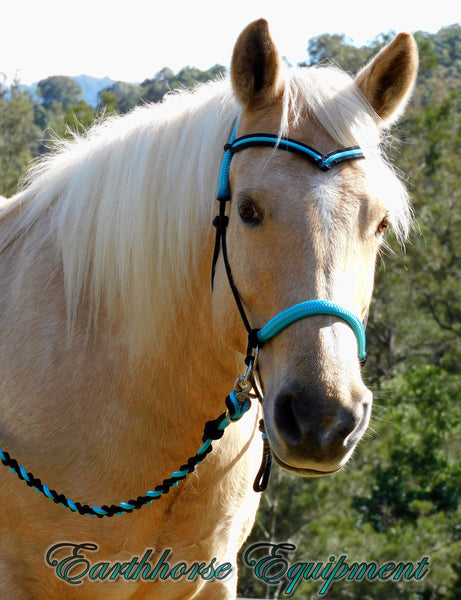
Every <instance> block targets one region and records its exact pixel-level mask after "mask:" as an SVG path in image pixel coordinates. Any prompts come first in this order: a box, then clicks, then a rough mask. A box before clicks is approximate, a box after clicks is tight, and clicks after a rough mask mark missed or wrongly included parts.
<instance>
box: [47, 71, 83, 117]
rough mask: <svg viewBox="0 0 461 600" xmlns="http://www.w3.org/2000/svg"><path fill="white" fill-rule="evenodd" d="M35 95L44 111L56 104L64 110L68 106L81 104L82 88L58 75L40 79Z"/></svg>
mask: <svg viewBox="0 0 461 600" xmlns="http://www.w3.org/2000/svg"><path fill="white" fill-rule="evenodd" d="M37 94H38V96H39V97H40V98H41V102H42V104H43V106H44V107H45V108H46V109H49V108H51V107H52V105H53V104H54V103H58V104H61V105H62V106H63V108H64V110H66V109H67V108H68V106H70V105H72V106H76V105H77V104H80V102H83V88H82V86H81V85H80V84H79V83H77V82H76V81H75V80H74V79H72V77H64V76H60V75H59V76H52V77H47V78H46V79H42V80H41V81H39V83H38V85H37Z"/></svg>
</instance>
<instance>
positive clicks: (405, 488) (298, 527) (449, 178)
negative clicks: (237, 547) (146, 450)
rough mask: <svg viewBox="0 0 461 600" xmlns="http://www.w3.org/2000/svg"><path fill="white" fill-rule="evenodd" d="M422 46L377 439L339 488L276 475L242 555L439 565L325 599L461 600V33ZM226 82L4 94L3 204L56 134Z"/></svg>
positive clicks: (384, 293)
mask: <svg viewBox="0 0 461 600" xmlns="http://www.w3.org/2000/svg"><path fill="white" fill-rule="evenodd" d="M391 37H392V33H385V34H382V35H380V36H378V37H377V38H376V39H375V40H373V41H372V42H371V43H370V44H367V45H366V46H362V47H360V48H356V47H355V46H353V44H352V43H351V42H350V41H349V40H348V39H347V38H346V37H345V36H342V35H336V34H335V35H327V34H324V35H321V36H318V37H316V38H314V39H312V40H309V42H308V47H307V49H308V60H307V61H306V63H304V64H313V63H317V62H321V61H323V60H326V59H328V60H333V62H335V63H337V64H339V65H340V66H342V67H343V68H345V69H346V70H348V71H350V72H356V71H357V70H358V69H359V68H360V67H361V66H362V65H363V64H364V63H365V62H366V61H367V60H368V59H369V58H370V57H371V56H372V55H373V54H375V53H376V51H378V50H379V49H380V48H381V47H382V46H383V45H384V44H385V43H386V42H387V41H389V39H390V38H391ZM415 37H416V40H417V43H418V47H419V52H420V72H419V80H418V84H417V86H416V89H415V94H414V99H413V101H412V103H411V105H410V106H409V108H408V110H407V113H406V117H405V119H404V120H403V121H402V122H401V123H400V124H399V127H398V130H397V131H396V136H395V137H396V140H399V141H398V142H397V141H395V140H394V144H393V147H392V149H391V158H392V160H393V161H394V162H395V163H396V164H397V166H398V167H399V169H400V170H401V171H402V172H403V173H405V177H406V178H407V180H408V181H407V183H408V186H409V189H410V192H411V195H412V198H413V203H414V208H415V215H416V220H415V227H414V230H413V233H412V236H411V240H410V242H409V243H408V244H407V246H406V249H405V250H404V249H402V248H400V246H399V245H398V244H397V243H396V242H395V240H393V239H392V237H390V238H389V239H388V244H389V248H388V250H386V251H385V252H384V255H383V257H382V260H380V261H379V262H378V268H377V279H376V288H375V295H374V300H373V304H372V309H371V313H370V320H369V324H368V330H367V344H368V353H369V360H368V365H367V367H366V371H365V377H366V378H367V379H368V380H369V383H370V385H371V386H372V387H373V388H374V391H375V409H374V415H375V416H374V419H373V422H372V429H371V431H372V435H371V436H369V437H368V439H365V440H364V442H363V444H362V445H361V446H360V447H359V448H358V450H357V452H356V455H355V457H354V460H353V461H352V464H351V465H349V466H348V467H347V468H346V469H344V470H343V471H342V472H340V473H338V474H337V475H336V476H334V477H332V478H328V479H314V480H300V479H299V478H295V477H292V476H290V475H288V474H286V473H285V472H283V471H281V470H280V469H278V468H277V467H274V469H273V473H272V479H271V482H270V485H269V489H268V491H267V492H266V493H265V494H264V496H263V498H262V501H261V509H260V511H259V514H258V519H257V522H256V525H255V528H254V531H253V533H252V536H251V538H250V540H248V542H247V543H246V544H245V548H248V547H249V545H250V544H251V543H253V542H256V541H263V540H267V541H272V542H288V541H290V542H292V543H293V544H295V546H296V551H295V552H294V554H293V556H292V559H293V560H297V561H308V560H311V561H324V562H325V561H328V559H329V557H331V556H340V555H347V557H348V558H350V560H352V561H354V560H355V561H370V560H374V561H376V562H378V563H384V562H386V561H391V560H393V561H399V560H400V561H418V560H420V558H421V557H422V556H428V557H430V570H429V574H428V575H427V577H425V578H424V579H423V580H422V581H413V582H409V581H399V582H392V583H391V582H381V583H377V582H376V581H362V582H360V583H357V582H352V581H350V582H347V581H341V582H338V583H336V584H335V585H334V586H333V587H332V588H331V590H330V591H329V593H328V598H333V599H336V600H346V599H351V598H352V599H354V598H360V599H361V600H381V599H382V600H394V599H397V598H399V599H401V600H448V599H450V600H461V467H460V465H461V460H460V459H461V286H460V281H461V192H460V186H459V174H460V169H459V156H460V155H461V91H460V90H461V85H460V81H461V26H460V25H459V24H458V25H453V26H451V27H447V28H444V29H442V30H441V31H440V32H439V33H438V34H436V35H431V34H428V33H426V32H417V33H416V34H415ZM223 72H224V68H223V67H221V66H219V65H215V66H214V67H212V68H211V69H209V70H208V71H198V70H197V69H194V68H191V67H185V68H184V69H181V71H179V73H176V74H175V73H173V71H172V70H171V69H169V68H164V69H162V70H161V71H159V72H158V73H157V74H156V75H155V76H154V77H153V78H152V79H147V80H146V81H144V82H142V83H141V84H140V85H135V84H127V83H123V82H117V83H115V84H112V85H111V86H110V87H108V88H106V89H105V90H103V91H102V92H100V93H99V105H98V107H96V108H95V107H92V106H89V105H88V104H87V103H85V102H84V101H83V95H82V92H81V88H79V87H78V86H76V85H74V84H72V83H71V82H70V81H68V79H69V78H63V77H52V78H48V79H47V80H43V81H42V82H40V84H39V86H38V93H39V96H38V98H35V97H32V96H31V95H30V93H29V92H28V91H27V90H25V89H23V88H21V86H20V84H19V82H17V81H15V82H13V84H12V85H11V86H10V88H6V87H5V85H4V84H3V85H1V84H0V194H4V195H11V194H13V193H14V192H15V190H16V188H17V185H18V181H20V180H21V178H22V176H23V174H24V172H25V169H26V166H27V163H28V162H29V161H30V160H31V159H32V158H33V157H35V156H36V155H37V154H39V153H41V152H46V151H47V148H48V146H49V144H50V143H51V140H52V138H53V136H55V135H57V136H58V137H59V136H60V137H62V136H66V135H71V131H78V132H80V131H82V130H83V129H85V128H86V127H87V126H89V125H90V124H91V123H92V122H93V120H94V119H95V118H97V119H101V118H103V117H104V116H106V115H110V114H113V113H116V112H120V113H123V112H127V111H129V110H131V109H132V108H133V107H134V106H136V105H138V104H140V103H142V102H146V101H150V102H159V101H161V100H162V98H163V96H164V95H165V94H166V93H168V92H169V91H172V90H175V89H177V88H181V87H185V86H193V85H195V84H196V83H199V82H203V81H207V80H208V79H210V78H213V77H215V76H217V75H218V76H219V75H220V74H221V73H223ZM318 583H319V582H318V581H314V582H312V581H310V582H302V583H301V584H300V585H299V586H298V588H296V590H295V592H294V594H293V597H295V598H306V599H309V598H312V599H313V598H318V597H319V596H318V590H319V585H318ZM282 594H283V592H282V585H281V584H279V585H266V584H264V583H263V582H261V581H260V580H258V579H257V578H256V577H255V576H254V574H253V573H252V572H251V570H250V569H249V568H248V567H245V566H244V565H242V566H241V568H240V583H239V595H241V596H246V597H265V598H277V597H284V596H282Z"/></svg>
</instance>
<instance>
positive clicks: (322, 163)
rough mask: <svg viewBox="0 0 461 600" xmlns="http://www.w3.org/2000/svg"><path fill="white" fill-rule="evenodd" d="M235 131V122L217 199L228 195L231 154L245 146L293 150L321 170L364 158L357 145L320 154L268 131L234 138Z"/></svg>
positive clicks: (222, 168) (222, 167)
mask: <svg viewBox="0 0 461 600" xmlns="http://www.w3.org/2000/svg"><path fill="white" fill-rule="evenodd" d="M236 133H237V122H236V123H235V125H234V129H233V130H232V134H231V137H230V140H229V143H228V144H226V145H225V146H224V150H225V154H224V158H223V161H222V164H221V172H220V175H219V191H218V196H217V199H218V200H221V199H225V198H229V197H230V184H229V169H230V164H231V161H232V156H233V155H234V154H236V153H237V152H240V151H241V150H245V148H251V147H253V146H266V147H269V148H276V149H277V150H286V151H289V152H294V153H295V154H299V155H300V156H303V157H304V158H307V159H308V160H309V161H310V162H311V163H313V164H314V165H316V166H317V167H318V168H319V169H320V170H322V171H328V170H329V169H331V168H332V167H334V166H335V165H337V164H339V163H341V162H344V161H346V160H356V159H359V158H364V154H363V152H362V149H361V148H360V147H359V146H354V147H351V148H341V149H340V150H333V152H329V153H328V154H325V155H322V154H320V152H317V150H314V148H311V147H310V146H307V145H306V144H303V143H302V142H298V141H296V140H292V139H290V138H284V137H278V136H276V135H272V134H269V133H253V134H249V135H244V136H242V137H239V138H237V139H236V138H235V136H236Z"/></svg>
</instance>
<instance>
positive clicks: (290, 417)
mask: <svg viewBox="0 0 461 600" xmlns="http://www.w3.org/2000/svg"><path fill="white" fill-rule="evenodd" d="M293 403H294V396H293V395H292V394H285V395H282V396H279V397H278V398H277V400H276V402H275V413H274V419H275V422H276V424H277V429H278V431H279V433H280V434H281V435H282V436H283V438H284V439H285V440H286V441H287V442H288V443H289V444H292V445H293V446H296V445H298V444H299V443H300V442H301V440H302V437H303V434H302V431H301V429H300V427H299V425H298V419H297V418H296V415H295V412H294V409H293Z"/></svg>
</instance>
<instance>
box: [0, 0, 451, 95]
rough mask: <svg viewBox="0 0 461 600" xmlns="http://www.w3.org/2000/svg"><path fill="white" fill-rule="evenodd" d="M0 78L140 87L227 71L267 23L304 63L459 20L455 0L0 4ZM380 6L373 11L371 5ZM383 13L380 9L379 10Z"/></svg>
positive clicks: (285, 49) (21, 0) (45, 0)
mask: <svg viewBox="0 0 461 600" xmlns="http://www.w3.org/2000/svg"><path fill="white" fill-rule="evenodd" d="M1 4H2V5H3V6H1V5H0V73H4V74H5V75H6V77H7V83H10V82H11V80H12V78H13V77H14V76H15V75H17V76H18V78H19V80H20V81H21V83H23V84H26V85H29V84H31V83H33V82H37V81H39V80H40V79H44V78H46V77H49V76H51V75H69V76H76V75H81V74H86V75H92V76H94V77H106V76H107V77H110V78H111V79H114V80H121V81H127V82H141V81H144V80H145V79H147V78H152V77H153V76H154V75H155V74H156V73H157V72H158V71H159V70H160V69H162V68H163V67H170V68H171V69H172V70H173V71H174V72H177V71H179V70H180V69H181V68H182V67H185V66H193V67H197V68H199V69H208V68H210V67H211V66H213V65H214V64H216V63H220V64H223V65H225V66H228V65H229V64H230V60H231V56H232V48H233V45H234V43H235V40H236V38H237V36H238V35H239V33H240V32H241V31H242V29H243V28H244V27H245V26H246V25H247V24H248V23H249V22H250V21H253V20H254V19H258V18H260V17H264V18H266V19H267V20H268V22H269V25H270V28H271V32H272V36H273V38H274V40H275V41H276V43H277V45H278V48H279V51H280V54H281V55H282V56H285V57H286V58H287V59H288V61H289V62H290V63H292V64H296V63H298V62H300V61H303V60H306V59H307V58H308V56H307V52H306V47H307V41H308V40H309V39H310V38H312V37H315V36H317V35H320V34H322V33H344V34H346V35H347V36H348V38H350V39H351V40H352V41H353V42H354V43H355V44H357V45H359V46H360V45H363V44H365V43H366V42H367V41H370V40H372V39H373V38H374V37H375V36H376V35H378V34H379V33H383V32H388V31H390V30H394V31H396V32H400V31H409V32H410V33H413V32H415V31H428V32H431V33H435V32H437V31H439V29H440V28H441V27H444V26H447V25H452V24H454V23H458V22H461V8H460V7H459V4H458V2H457V1H453V0H437V1H436V2H428V1H427V0H426V1H425V2H421V1H420V0H418V1H417V2H416V1H415V0H386V1H385V2H379V3H374V2H373V0H324V1H320V2H319V1H318V0H317V1H315V2H314V0H231V1H229V2H222V1H219V0H195V1H194V0H170V1H167V0H129V1H126V2H120V1H119V2H116V1H115V0H111V1H110V2H109V1H108V0H78V1H77V2H66V0H40V1H38V0H14V1H11V0H9V1H8V0H2V1H1ZM377 7H379V8H377ZM383 7H384V9H383Z"/></svg>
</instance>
